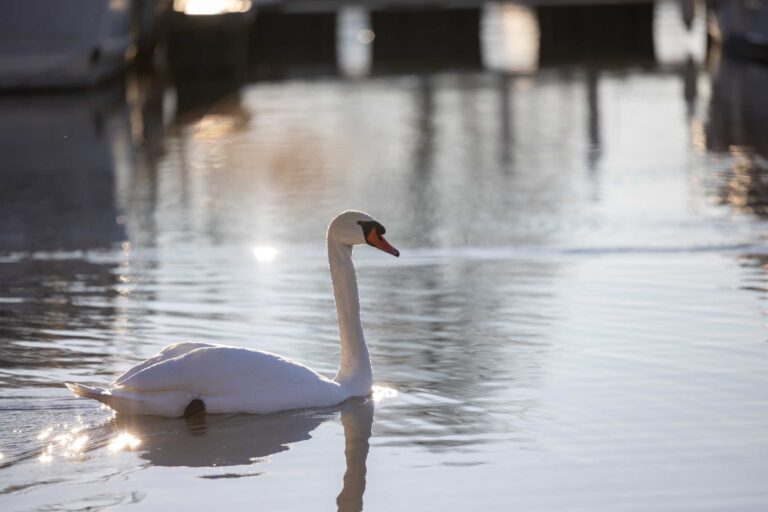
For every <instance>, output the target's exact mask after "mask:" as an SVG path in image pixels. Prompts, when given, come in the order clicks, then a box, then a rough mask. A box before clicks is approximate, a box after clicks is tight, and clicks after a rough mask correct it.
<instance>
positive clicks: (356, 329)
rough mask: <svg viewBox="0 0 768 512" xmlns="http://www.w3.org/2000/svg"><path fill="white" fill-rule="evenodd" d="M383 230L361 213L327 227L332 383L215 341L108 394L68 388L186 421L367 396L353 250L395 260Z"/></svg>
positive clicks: (158, 363)
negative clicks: (335, 345)
mask: <svg viewBox="0 0 768 512" xmlns="http://www.w3.org/2000/svg"><path fill="white" fill-rule="evenodd" d="M385 231H386V230H385V229H384V226H382V225H381V224H380V223H378V222H377V221H375V220H374V219H372V218H371V217H370V216H368V215H366V214H365V213H362V212H357V211H346V212H343V213H341V214H339V215H337V216H336V217H335V218H334V219H333V220H332V221H331V223H330V225H329V226H328V234H327V246H328V262H329V264H330V269H331V282H332V283H333V295H334V298H335V299H336V313H337V315H338V321H339V337H340V344H341V364H340V366H339V371H338V373H337V374H336V377H334V379H333V380H331V379H328V378H326V377H324V376H322V375H320V374H319V373H317V372H315V371H314V370H312V369H310V368H308V367H306V366H304V365H302V364H300V363H297V362H295V361H291V360H289V359H285V358H283V357H281V356H279V355H276V354H272V353H269V352H262V351H259V350H251V349H246V348H237V347H228V346H223V345H213V344H208V343H177V344H174V345H169V346H167V347H165V348H164V349H163V350H161V351H160V353H159V354H157V355H156V356H154V357H152V358H150V359H147V360H146V361H143V362H142V363H140V364H138V365H136V366H134V367H133V368H131V369H130V370H128V371H127V372H125V373H123V374H122V375H120V376H119V377H118V378H117V379H116V380H115V381H114V382H112V383H111V384H110V385H109V387H108V388H100V387H95V386H86V385H83V384H76V383H71V382H66V383H65V384H66V386H67V387H68V388H69V389H70V390H71V391H72V392H73V393H74V394H75V395H77V396H82V397H87V398H93V399H94V400H98V401H99V402H102V403H104V404H106V405H108V406H109V407H111V408H112V409H114V410H115V411H117V412H118V413H122V414H132V415H144V414H148V415H159V416H168V417H179V416H183V415H185V414H191V413H194V412H197V411H200V410H205V411H206V412H209V413H228V412H244V413H255V414H264V413H270V412H276V411H282V410H288V409H302V408H307V407H328V406H331V405H336V404H338V403H341V402H343V401H344V400H346V399H347V398H350V397H353V396H367V395H369V394H370V392H371V386H372V385H373V375H372V372H371V362H370V359H369V357H368V347H367V346H366V344H365V338H364V337H363V327H362V325H361V324H360V302H359V298H358V293H357V279H356V278H355V267H354V266H353V265H352V246H353V245H360V244H364V243H367V244H368V245H371V246H373V247H376V248H378V249H381V250H382V251H385V252H387V253H389V254H392V255H394V256H399V255H400V253H399V252H398V250H397V249H395V248H394V247H392V246H391V245H389V243H388V242H387V241H386V240H385V239H384V237H383V236H382V235H383V234H384V233H385Z"/></svg>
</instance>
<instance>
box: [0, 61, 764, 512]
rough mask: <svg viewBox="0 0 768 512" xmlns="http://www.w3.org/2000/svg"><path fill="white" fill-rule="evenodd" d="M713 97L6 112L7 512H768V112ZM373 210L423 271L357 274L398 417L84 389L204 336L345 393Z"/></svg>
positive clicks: (24, 101)
mask: <svg viewBox="0 0 768 512" xmlns="http://www.w3.org/2000/svg"><path fill="white" fill-rule="evenodd" d="M662 49H663V48H662ZM657 51H661V50H658V49H657ZM701 69H702V68H701V67H699V65H698V64H697V63H696V62H693V63H689V64H688V65H686V64H684V63H681V64H680V65H670V66H666V67H665V66H663V65H659V66H657V67H652V68H646V67H642V66H639V67H637V66H633V65H629V66H625V67H621V66H620V67H618V68H617V67H615V66H612V67H607V68H602V67H597V68H595V67H588V66H587V67H585V66H575V67H568V66H566V67H560V66H558V67H552V68H545V69H541V70H539V71H537V72H535V73H523V74H515V73H512V74H505V73H493V72H487V71H477V72H444V73H437V74H427V75H418V74H403V75H397V74H395V75H387V76H378V77H369V78H362V79H355V80H348V79H342V78H335V77H328V78H314V79H291V80H285V81H280V82H257V83H252V84H249V85H247V86H245V87H243V88H241V89H239V90H237V91H236V92H235V93H233V94H229V95H225V96H224V97H222V98H220V99H219V100H217V101H216V102H213V103H209V104H206V105H204V106H203V107H202V108H198V109H196V110H194V111H190V112H182V111H180V110H179V108H178V105H179V104H178V98H179V95H180V94H182V92H180V91H179V90H177V89H175V88H173V87H171V86H164V85H163V84H159V83H156V82H154V81H153V80H152V79H143V81H136V80H135V79H130V80H129V82H128V84H127V86H126V87H127V96H128V99H129V101H128V102H125V101H124V100H123V99H122V98H123V93H124V92H126V91H124V90H123V89H122V88H121V86H120V85H119V84H118V85H117V86H115V88H114V90H113V89H110V88H108V89H106V90H105V91H103V92H101V93H98V94H87V95H76V94H75V95H63V96H54V97H46V98H37V97H23V98H14V99H13V100H12V101H11V100H6V99H3V100H2V101H0V121H2V122H0V141H3V142H0V144H2V146H3V147H2V148H0V149H2V151H0V155H1V156H0V163H2V165H0V168H2V171H0V172H2V176H1V178H0V179H2V183H3V190H2V191H0V214H1V215H2V218H3V223H2V227H1V228H0V247H2V249H3V250H2V254H1V255H0V285H1V286H2V288H0V291H1V292H2V293H1V294H0V341H1V342H2V345H1V346H0V411H2V413H1V414H0V432H2V436H1V437H0V453H2V459H0V464H1V465H2V466H1V467H0V506H2V508H3V510H25V511H26V510H80V509H90V510H102V509H107V508H111V507H115V506H120V505H129V504H134V505H139V506H141V507H142V509H143V510H166V509H167V507H168V504H169V503H173V507H174V508H179V509H181V508H184V509H190V510H205V509H209V508H210V507H212V506H217V505H218V504H219V503H221V501H222V497H226V499H225V503H226V504H225V506H227V507H231V508H233V509H239V508H245V507H248V508H262V509H265V510H329V509H333V508H334V507H336V506H338V508H339V509H341V510H359V509H360V507H361V504H363V503H364V505H365V509H366V510H467V509H470V508H472V509H478V510H500V509H504V510H508V509H514V508H518V509H523V510H564V509H567V510H585V511H587V510H588V511H596V510H606V511H608V510H610V511H616V510H638V511H639V510H686V511H687V510H764V509H765V508H766V507H768V489H767V488H766V486H765V482H766V480H767V479H768V457H767V455H768V429H766V425H767V424H768V395H766V393H765V390H766V389H768V374H767V373H766V372H765V368H766V365H768V344H767V343H766V341H768V336H767V334H768V332H767V331H766V298H767V296H768V288H766V283H767V282H768V276H767V275H766V269H767V268H768V245H766V235H765V233H766V232H768V231H766V228H768V223H767V222H766V220H765V217H764V216H763V215H764V213H765V204H767V203H766V201H765V198H766V193H765V190H766V188H765V183H766V180H765V172H766V169H767V168H768V166H766V164H765V156H764V155H765V153H762V155H763V156H761V151H764V149H761V148H760V146H759V141H760V140H762V138H761V137H760V136H759V134H760V133H761V132H760V130H763V132H762V133H765V131H764V130H765V129H766V124H761V122H762V121H764V120H765V111H762V112H763V113H762V115H761V114H760V112H761V111H760V110H759V108H758V109H757V110H755V108H752V109H750V108H749V105H747V106H744V104H743V101H744V98H746V99H747V100H749V99H750V98H752V99H753V100H754V101H759V95H754V94H753V91H754V90H760V88H761V87H763V86H764V85H765V84H766V83H768V82H766V72H765V69H764V68H760V67H755V66H752V65H749V64H744V63H737V62H731V61H724V62H721V63H720V67H719V68H718V67H715V68H714V69H715V70H714V71H712V72H711V73H706V72H704V71H702V70H701ZM718 70H721V71H722V70H727V73H726V72H721V71H718ZM756 88H757V89H756ZM762 90H765V89H764V88H763V89H762ZM741 108H743V109H745V110H739V109H741ZM744 111H747V112H751V114H750V115H751V116H752V117H751V118H749V117H748V119H751V121H750V124H749V129H743V128H744V126H743V125H740V124H739V119H742V120H743V119H744V116H743V113H744ZM75 112H77V113H79V115H74V114H73V113H75ZM755 112H758V114H755ZM755 118H756V119H757V120H756V121H754V119H755ZM734 119H735V121H734ZM761 120H762V121H761ZM345 208H359V209H364V210H366V211H368V212H370V213H371V214H373V215H374V216H375V217H376V218H378V219H379V220H380V221H381V222H382V223H384V224H385V225H386V226H387V235H388V238H389V240H390V241H391V242H392V243H393V244H394V245H396V246H397V247H398V248H399V249H401V252H402V257H401V258H400V259H394V258H391V257H388V256H387V255H384V254H375V253H374V252H373V250H372V249H370V248H367V247H364V248H360V249H357V250H356V251H355V261H356V264H357V267H358V279H359V282H360V290H361V301H362V311H363V320H364V325H365V329H366V335H367V338H368V342H369V347H370V351H371V357H372V362H373V366H374V376H375V380H376V383H377V384H378V385H379V386H380V388H379V389H378V392H377V394H376V396H375V397H373V399H371V400H367V401H355V402H351V403H348V404H344V405H343V406H340V407H337V408H332V409H328V410H319V411H298V412H287V413H281V414H277V415H269V416H264V417H260V416H246V415H223V416H208V417H204V418H194V419H179V420H168V419H159V418H139V419H126V418H115V417H113V415H112V414H111V413H110V412H109V411H108V410H106V409H104V408H102V407H100V406H99V405H98V404H96V403H93V402H90V401H86V400H82V399H76V398H74V397H72V396H70V394H69V392H68V391H67V390H66V389H65V388H64V387H63V386H62V384H61V383H62V382H63V381H64V380H75V381H83V382H94V383H104V382H107V381H109V380H110V379H111V378H113V377H114V376H115V375H116V374H118V373H119V372H121V371H123V370H125V369H126V368H128V367H130V366H131V365H132V364H135V363H136V362H138V361H140V360H142V359H144V358H146V357H148V356H151V355H153V354H154V353H156V352H157V351H158V350H159V349H160V348H162V347H163V346H164V345H165V344H168V343H171V342H175V341H181V340H189V341H205V342H216V343H229V344H236V345H241V346H246V347H253V348H261V349H266V350H270V351H274V352H279V353H281V354H284V355H286V356H288V357H292V358H296V359H298V360H300V361H302V362H305V363H307V364H309V365H311V366H313V367H315V368H317V369H318V370H319V371H322V372H325V373H327V374H333V372H334V371H335V369H336V365H337V362H338V348H337V347H338V338H337V332H336V325H335V315H334V310H333V307H334V305H333V300H332V296H331V293H330V280H329V276H328V273H327V263H326V259H325V254H324V247H323V244H324V239H323V236H324V230H325V226H326V224H327V222H328V220H329V219H330V218H331V216H332V215H334V214H336V213H338V211H340V210H342V209H345Z"/></svg>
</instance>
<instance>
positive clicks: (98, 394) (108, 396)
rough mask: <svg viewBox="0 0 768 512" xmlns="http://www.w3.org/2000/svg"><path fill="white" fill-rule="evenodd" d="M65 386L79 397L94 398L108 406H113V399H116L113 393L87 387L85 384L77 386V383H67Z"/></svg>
mask: <svg viewBox="0 0 768 512" xmlns="http://www.w3.org/2000/svg"><path fill="white" fill-rule="evenodd" d="M64 385H65V386H67V387H68V388H69V390H70V391H71V392H72V393H74V394H75V395H77V396H82V397H84V398H93V399H94V400H98V401H99V402H101V403H103V404H106V405H111V404H110V403H111V402H112V398H114V397H113V396H112V393H110V392H109V391H108V390H106V389H104V388H99V387H96V386H86V385H85V384H77V383H76V382H65V383H64Z"/></svg>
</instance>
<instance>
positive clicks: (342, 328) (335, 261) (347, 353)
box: [328, 239, 373, 396]
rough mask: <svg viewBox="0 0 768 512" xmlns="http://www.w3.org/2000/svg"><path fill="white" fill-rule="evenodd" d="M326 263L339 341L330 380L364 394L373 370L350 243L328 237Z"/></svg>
mask: <svg viewBox="0 0 768 512" xmlns="http://www.w3.org/2000/svg"><path fill="white" fill-rule="evenodd" d="M328 263H329V265H330V268H331V282H332V283H333V297H334V299H335V300H336V314H337V316H338V320H339V338H340V343H341V365H340V366H339V372H338V373H337V374H336V378H335V379H334V380H335V381H336V382H338V383H339V384H341V385H342V386H344V387H346V388H347V389H348V390H349V392H350V393H351V395H355V396H365V395H368V394H369V393H370V391H371V386H372V385H373V374H372V371H371V360H370V358H369V357H368V347H367V346H366V345H365V337H364V336H363V326H362V324H361V323H360V297H359V295H358V293H357V278H356V276H355V267H354V265H352V246H349V245H345V244H341V243H339V242H336V241H334V240H331V239H329V240H328Z"/></svg>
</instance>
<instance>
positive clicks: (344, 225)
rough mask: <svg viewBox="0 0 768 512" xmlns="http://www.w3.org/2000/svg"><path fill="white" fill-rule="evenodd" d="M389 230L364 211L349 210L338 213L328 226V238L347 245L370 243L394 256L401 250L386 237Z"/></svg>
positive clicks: (398, 254)
mask: <svg viewBox="0 0 768 512" xmlns="http://www.w3.org/2000/svg"><path fill="white" fill-rule="evenodd" d="M386 232H387V230H386V229H385V228H384V226H382V225H381V223H380V222H378V221H377V220H375V219H373V218H372V217H371V216H370V215H367V214H365V213H363V212H358V211H354V210H348V211H346V212H343V213H340V214H338V215H337V216H336V217H334V219H333V220H332V221H331V224H330V225H329V226H328V240H329V241H331V240H333V241H336V242H340V243H342V244H345V245H361V244H368V245H370V246H373V247H376V248H377V249H381V250H382V251H384V252H386V253H389V254H391V255H393V256H400V251H398V250H397V249H395V248H394V247H392V246H391V245H389V242H387V241H386V240H385V239H384V236H383V235H384V233H386Z"/></svg>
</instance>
